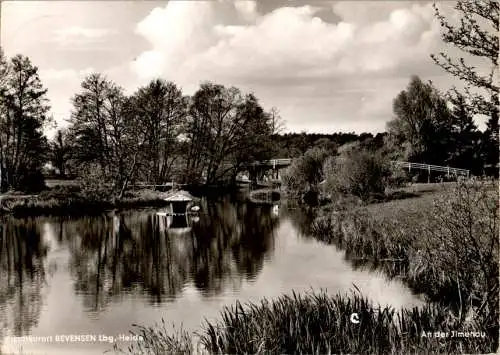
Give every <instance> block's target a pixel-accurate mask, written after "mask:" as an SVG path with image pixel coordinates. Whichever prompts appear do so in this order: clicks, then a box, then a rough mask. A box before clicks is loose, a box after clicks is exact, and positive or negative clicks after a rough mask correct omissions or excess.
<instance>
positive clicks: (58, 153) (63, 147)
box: [49, 129, 72, 178]
mask: <svg viewBox="0 0 500 355" xmlns="http://www.w3.org/2000/svg"><path fill="white" fill-rule="evenodd" d="M69 140H70V137H69V135H68V131H67V130H65V129H59V130H58V131H57V133H56V136H55V137H54V139H53V141H52V142H50V143H49V148H50V150H49V160H50V161H51V162H52V164H53V165H54V166H55V167H56V168H57V170H58V171H59V176H60V177H62V178H64V177H66V172H67V170H68V162H69V160H70V159H71V153H72V151H71V149H72V144H71V142H70V141H69Z"/></svg>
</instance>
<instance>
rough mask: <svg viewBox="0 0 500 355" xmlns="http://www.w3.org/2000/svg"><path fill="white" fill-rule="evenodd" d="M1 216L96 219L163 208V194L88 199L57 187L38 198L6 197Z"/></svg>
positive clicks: (141, 192)
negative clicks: (131, 210) (114, 211)
mask: <svg viewBox="0 0 500 355" xmlns="http://www.w3.org/2000/svg"><path fill="white" fill-rule="evenodd" d="M1 205H2V212H3V213H10V214H13V215H14V216H16V217H27V216H43V215H44V216H50V215H77V216H82V215H95V214H100V213H103V212H105V211H107V210H110V209H114V208H119V209H129V208H141V207H162V206H165V205H166V203H165V201H164V199H163V196H162V193H160V192H157V191H153V190H139V191H131V192H128V193H127V194H125V196H124V197H123V198H122V199H120V200H115V199H111V198H108V197H106V196H101V197H99V196H92V197H91V196H89V195H87V194H85V192H82V191H80V189H79V188H78V187H74V186H71V187H68V186H56V187H53V188H51V189H48V190H46V191H42V192H41V193H40V194H38V195H32V196H15V195H14V196H3V197H2V201H1Z"/></svg>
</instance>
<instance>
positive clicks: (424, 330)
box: [120, 155, 499, 354]
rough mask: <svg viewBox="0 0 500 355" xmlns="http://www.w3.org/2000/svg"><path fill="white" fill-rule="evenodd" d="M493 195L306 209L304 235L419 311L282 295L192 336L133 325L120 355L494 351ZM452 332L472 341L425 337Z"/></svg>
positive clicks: (465, 191)
mask: <svg viewBox="0 0 500 355" xmlns="http://www.w3.org/2000/svg"><path fill="white" fill-rule="evenodd" d="M362 156H366V155H362ZM344 166H347V167H349V168H355V167H356V164H345V165H344ZM369 166H371V168H373V166H372V165H369ZM376 171H378V170H377V169H376ZM358 176H362V174H360V175H358ZM379 176H380V178H381V177H382V176H383V174H379ZM375 180H377V179H375ZM375 180H373V181H374V183H375V186H378V184H379V181H375ZM335 181H338V180H335ZM495 187H496V185H494V184H493V183H491V182H471V181H467V182H460V183H458V182H457V183H454V184H442V185H440V186H437V187H435V188H434V190H432V191H429V192H425V193H423V194H422V196H420V197H414V198H406V199H400V200H393V201H388V202H386V201H384V202H381V203H373V199H370V198H369V197H367V199H368V200H369V201H372V202H369V203H367V202H363V201H362V199H359V198H356V197H355V195H353V194H342V193H339V192H337V193H338V195H337V196H336V198H334V199H333V201H334V202H331V203H328V204H325V205H322V206H320V207H316V208H313V209H312V213H313V218H312V220H311V222H310V225H309V227H308V232H309V233H310V234H311V235H312V236H313V237H315V238H317V239H319V240H321V241H323V242H325V243H327V244H334V245H336V246H337V247H339V248H341V249H342V250H344V251H345V252H346V257H347V259H348V260H352V262H353V264H354V266H355V267H372V268H378V269H381V270H383V271H385V273H386V274H387V276H388V277H399V278H401V279H402V280H403V281H404V282H405V283H406V284H407V285H409V286H410V287H411V288H412V289H413V290H414V292H416V293H419V294H422V295H423V296H424V297H425V298H426V299H427V301H428V302H427V304H426V305H425V306H423V307H421V308H414V309H401V310H396V309H394V308H392V307H389V306H387V307H380V306H378V305H375V304H372V303H371V302H370V301H369V300H368V299H366V298H364V297H363V296H362V295H360V294H355V293H353V294H352V295H341V294H338V295H328V294H326V293H325V292H313V293H310V294H306V295H297V294H292V295H283V296H281V297H279V298H277V299H274V300H262V301H261V303H260V304H255V303H250V304H247V305H242V304H240V303H237V304H235V305H233V306H229V307H225V308H224V309H223V311H222V312H221V315H220V319H219V320H218V321H216V322H208V321H207V322H206V324H205V326H204V328H203V329H202V330H201V331H199V332H197V333H194V334H190V333H189V332H187V331H185V330H182V329H179V330H177V332H174V333H172V332H169V331H168V330H167V327H166V326H165V324H164V323H163V324H162V326H160V327H159V326H155V327H143V326H136V329H135V332H137V334H140V335H142V336H143V338H144V339H145V341H144V342H141V343H137V344H135V345H134V346H132V347H131V348H129V349H127V351H128V352H129V353H141V354H161V353H171V352H174V353H186V354H187V353H194V352H199V351H201V352H209V353H267V352H270V353H277V352H280V353H391V354H399V353H490V352H495V351H496V350H497V348H498V331H499V328H498V319H499V309H498V304H499V299H498V288H499V285H498V276H499V275H498V198H497V194H496V188H495ZM375 190H377V189H375ZM337 191H338V190H337ZM353 312H357V313H358V314H359V315H360V319H361V323H360V324H353V323H351V322H350V320H349V316H350V314H351V313H353ZM453 331H458V332H470V334H474V335H470V336H468V337H455V338H441V337H435V336H434V335H430V336H429V332H430V333H434V332H443V333H448V334H453V333H452V332H453ZM450 336H451V335H450ZM196 339H197V341H196ZM200 349H201V350H200ZM120 351H123V350H120Z"/></svg>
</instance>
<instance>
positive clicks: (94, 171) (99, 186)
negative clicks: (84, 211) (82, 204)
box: [78, 165, 113, 201]
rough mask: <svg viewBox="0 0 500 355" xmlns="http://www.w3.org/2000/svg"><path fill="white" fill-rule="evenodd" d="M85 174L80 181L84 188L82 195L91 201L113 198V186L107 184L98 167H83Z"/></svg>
mask: <svg viewBox="0 0 500 355" xmlns="http://www.w3.org/2000/svg"><path fill="white" fill-rule="evenodd" d="M82 170H83V174H81V175H80V176H81V177H80V178H79V179H78V180H79V182H80V185H81V188H82V191H81V193H82V195H83V197H84V198H86V199H87V200H90V201H103V200H107V199H111V198H112V196H113V186H110V185H109V184H106V183H105V181H106V179H105V178H104V176H103V174H102V173H101V170H100V169H99V167H98V166H96V165H88V166H83V167H82Z"/></svg>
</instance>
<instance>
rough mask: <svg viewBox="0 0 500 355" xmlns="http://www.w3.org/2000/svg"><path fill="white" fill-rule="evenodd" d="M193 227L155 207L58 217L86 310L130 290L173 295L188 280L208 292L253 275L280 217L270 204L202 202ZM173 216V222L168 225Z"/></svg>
mask: <svg viewBox="0 0 500 355" xmlns="http://www.w3.org/2000/svg"><path fill="white" fill-rule="evenodd" d="M202 211H203V213H201V214H200V216H199V220H198V222H196V223H193V225H192V228H191V229H188V228H183V229H176V228H169V227H168V226H174V225H176V223H173V224H171V221H167V219H166V217H165V216H159V215H157V214H156V213H153V212H149V213H148V212H127V213H112V214H110V215H103V216H100V217H88V218H83V219H79V220H72V221H65V222H63V223H62V224H61V223H60V222H57V223H55V225H57V226H61V225H62V228H63V229H64V231H62V232H61V231H60V232H59V233H58V235H59V237H58V238H59V239H64V240H65V242H66V243H68V245H69V249H70V253H71V261H70V265H71V266H70V268H71V273H72V275H73V277H74V279H75V284H74V288H75V291H76V293H77V294H78V295H80V296H81V297H82V298H83V302H84V305H85V308H86V310H87V311H90V312H101V311H102V310H104V309H105V308H106V307H107V305H108V304H109V303H110V302H111V301H112V300H114V299H117V298H119V297H122V296H123V295H124V294H127V293H129V294H130V293H134V294H142V295H146V296H147V298H148V300H149V301H150V302H151V303H161V302H164V301H168V300H173V299H175V298H176V297H178V296H179V295H180V293H181V292H182V290H183V288H184V286H185V285H186V284H187V283H188V282H191V281H192V282H193V283H194V285H195V286H196V287H197V288H198V289H199V290H200V291H201V292H202V294H204V295H214V294H218V293H220V292H222V291H224V290H225V289H227V288H228V287H233V288H234V287H239V285H240V284H241V282H242V280H243V279H247V280H251V279H254V278H255V277H256V276H257V274H258V273H259V271H260V270H261V269H262V266H263V264H264V260H265V257H266V255H267V254H268V253H269V252H270V251H271V250H272V248H273V247H274V245H273V231H274V229H275V228H276V227H277V224H278V220H277V219H276V218H274V217H272V215H271V213H270V208H269V207H255V206H253V207H251V206H248V205H246V204H242V203H240V204H235V203H232V202H230V201H229V200H222V201H217V202H210V201H206V200H205V201H203V202H202ZM169 222H170V223H169Z"/></svg>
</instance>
